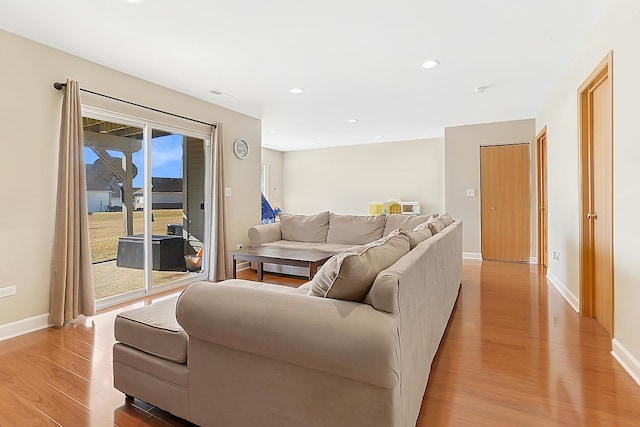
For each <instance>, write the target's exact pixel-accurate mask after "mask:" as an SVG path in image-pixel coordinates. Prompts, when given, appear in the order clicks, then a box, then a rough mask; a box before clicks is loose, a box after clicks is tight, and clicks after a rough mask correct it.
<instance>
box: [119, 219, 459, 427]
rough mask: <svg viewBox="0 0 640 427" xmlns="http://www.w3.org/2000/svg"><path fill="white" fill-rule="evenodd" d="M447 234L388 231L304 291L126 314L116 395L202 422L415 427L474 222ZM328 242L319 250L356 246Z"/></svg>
mask: <svg viewBox="0 0 640 427" xmlns="http://www.w3.org/2000/svg"><path fill="white" fill-rule="evenodd" d="M297 219H303V218H297ZM342 219H343V220H345V221H347V219H345V218H342ZM423 219H424V218H423ZM384 220H385V225H386V224H387V221H388V218H384ZM395 220H401V218H394V219H392V221H395ZM330 221H331V220H330V219H329V222H330ZM349 221H351V222H353V221H356V222H357V221H364V220H362V219H361V218H351V219H350V220H349ZM285 222H286V221H285ZM352 225H353V224H352ZM369 225H372V224H369ZM392 225H394V224H392ZM268 226H269V227H265V228H263V229H258V230H257V231H255V230H254V231H253V232H252V233H257V234H259V235H262V236H264V235H266V234H267V233H269V232H272V233H273V236H276V235H277V234H278V233H276V232H274V231H273V230H274V229H275V226H274V225H273V224H268ZM264 230H267V231H264ZM363 230H364V228H363ZM434 230H435V231H437V234H435V235H434V236H432V237H429V238H426V240H425V239H423V237H424V236H425V235H426V234H431V233H430V232H427V231H425V228H424V227H423V228H422V229H417V230H415V231H412V232H399V231H395V232H394V231H392V230H388V232H386V233H385V231H386V230H385V227H382V230H381V231H380V232H381V234H383V235H385V236H381V237H382V238H379V239H375V240H373V241H369V242H365V243H364V244H362V243H360V246H358V247H355V248H354V247H351V248H350V249H348V250H347V251H345V252H342V253H341V254H339V255H336V256H334V257H333V258H332V259H331V260H330V261H328V262H327V263H326V264H325V265H324V266H323V267H322V268H321V270H320V271H319V272H318V274H317V275H316V277H314V279H313V280H312V281H311V282H308V283H306V284H304V285H302V286H301V287H299V288H289V287H285V286H278V285H269V284H264V283H259V282H251V281H246V280H227V281H225V282H221V283H211V282H199V283H196V284H194V285H192V286H190V287H189V288H187V289H186V290H185V291H184V292H183V293H182V294H181V295H180V297H179V298H178V299H177V300H176V299H173V300H168V301H164V302H161V303H158V304H153V305H151V306H147V307H142V308H139V309H134V310H130V311H127V312H123V313H120V314H119V315H118V317H117V318H116V322H115V334H116V340H117V343H116V344H115V345H114V349H113V350H114V362H113V363H114V384H115V387H116V388H118V389H119V390H121V391H122V392H124V393H125V394H127V395H129V396H135V397H137V398H139V399H141V400H144V401H146V402H149V403H151V404H153V405H156V406H158V407H160V408H162V409H164V410H167V411H169V412H171V413H173V414H175V415H177V416H179V417H182V418H185V419H188V420H190V421H192V422H194V423H196V424H199V425H203V426H225V427H227V426H278V427H280V426H282V427H286V426H296V427H297V426H322V427H325V426H349V427H352V426H367V427H369V426H373V427H375V426H380V427H394V426H413V425H415V423H416V420H417V417H418V414H419V411H420V406H421V403H422V398H423V394H424V391H425V388H426V384H427V379H428V377H429V372H430V369H431V363H432V361H433V358H434V356H435V353H436V351H437V349H438V345H439V343H440V340H441V338H442V336H443V334H444V331H445V329H446V326H447V322H448V320H449V317H450V315H451V312H452V309H453V307H454V304H455V301H456V298H457V294H458V289H459V286H460V278H461V271H462V223H461V222H460V221H455V222H453V223H452V224H450V225H449V226H446V227H444V225H443V224H442V223H440V224H438V226H437V227H436V228H435V229H434ZM289 231H290V229H287V226H286V224H285V227H284V228H283V229H282V230H280V231H279V236H280V239H279V241H283V242H296V241H295V240H283V239H282V237H283V232H284V237H291V236H289V235H288V234H287V233H288V232H289ZM334 231H335V229H334ZM361 231H362V230H361ZM358 233H359V236H360V237H364V236H366V234H362V233H361V232H358ZM327 234H328V235H331V228H330V226H329V228H328V229H327ZM342 236H343V237H344V236H345V235H344V234H343V235H342ZM254 237H255V236H254ZM371 238H373V236H371ZM332 239H333V238H332ZM349 239H351V237H349ZM368 239H369V238H368V237H367V238H366V239H365V240H368ZM328 240H329V238H327V241H325V242H306V243H312V244H320V245H325V244H326V245H334V244H335V245H337V244H340V245H347V246H349V245H351V243H337V242H329V241H328ZM252 241H253V238H252ZM277 241H278V240H275V239H273V240H272V243H275V242H277ZM361 241H362V240H360V241H359V242H361ZM297 242H299V243H305V242H300V241H297ZM280 244H286V243H280ZM351 246H352V245H351ZM412 246H413V248H412ZM314 247H319V246H314ZM380 266H384V267H383V268H382V269H381V271H376V270H377V269H378V268H379V267H380ZM369 280H371V282H369ZM352 285H353V287H357V292H352V291H353V289H352ZM318 295H319V296H318Z"/></svg>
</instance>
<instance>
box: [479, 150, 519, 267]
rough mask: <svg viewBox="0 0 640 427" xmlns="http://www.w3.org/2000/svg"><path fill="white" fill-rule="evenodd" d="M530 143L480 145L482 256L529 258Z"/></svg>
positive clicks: (509, 258) (513, 258)
mask: <svg viewBox="0 0 640 427" xmlns="http://www.w3.org/2000/svg"><path fill="white" fill-rule="evenodd" d="M529 176H530V175H529V144H514V145H495V146H486V147H480V203H481V210H480V212H481V231H480V232H481V238H482V258H483V259H495V260H503V261H521V262H529V250H530V249H529V248H530V241H531V234H530V233H531V231H530V230H531V204H530V199H531V197H530V185H529Z"/></svg>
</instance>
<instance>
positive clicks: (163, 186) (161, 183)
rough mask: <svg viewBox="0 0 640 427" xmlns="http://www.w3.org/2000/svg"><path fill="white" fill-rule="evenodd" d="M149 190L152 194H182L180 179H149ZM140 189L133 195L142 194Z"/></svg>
mask: <svg viewBox="0 0 640 427" xmlns="http://www.w3.org/2000/svg"><path fill="white" fill-rule="evenodd" d="M151 188H152V191H153V192H154V193H182V178H162V177H155V176H154V177H151ZM142 192H143V189H142V188H140V189H138V190H136V191H134V192H133V194H142Z"/></svg>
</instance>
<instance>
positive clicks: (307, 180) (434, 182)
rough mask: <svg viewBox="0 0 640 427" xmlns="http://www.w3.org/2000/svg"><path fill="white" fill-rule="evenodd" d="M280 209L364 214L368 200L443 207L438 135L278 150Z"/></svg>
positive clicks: (424, 209) (431, 208)
mask: <svg viewBox="0 0 640 427" xmlns="http://www.w3.org/2000/svg"><path fill="white" fill-rule="evenodd" d="M283 160H284V161H283V178H284V180H283V184H284V203H283V205H284V210H285V211H286V212H293V213H304V214H312V213H317V212H321V211H325V210H330V211H332V212H336V213H342V214H357V215H368V214H369V202H375V201H382V202H384V201H386V200H389V199H401V200H403V201H412V202H420V204H421V212H422V213H432V212H441V211H442V210H443V209H444V142H443V139H442V138H432V139H419V140H413V141H397V142H386V143H380V144H369V145H354V146H349V147H335V148H326V149H318V150H309V151H292V152H285V153H284V154H283Z"/></svg>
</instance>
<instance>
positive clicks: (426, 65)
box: [422, 59, 440, 68]
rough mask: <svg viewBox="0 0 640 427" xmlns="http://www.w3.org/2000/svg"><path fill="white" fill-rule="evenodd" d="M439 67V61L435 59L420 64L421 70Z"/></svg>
mask: <svg viewBox="0 0 640 427" xmlns="http://www.w3.org/2000/svg"><path fill="white" fill-rule="evenodd" d="M438 65H440V61H438V60H437V59H427V60H426V61H424V62H423V63H422V68H435V67H437V66H438Z"/></svg>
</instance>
